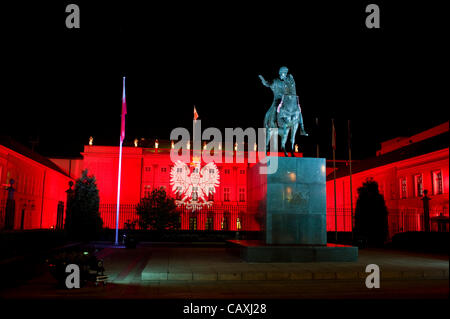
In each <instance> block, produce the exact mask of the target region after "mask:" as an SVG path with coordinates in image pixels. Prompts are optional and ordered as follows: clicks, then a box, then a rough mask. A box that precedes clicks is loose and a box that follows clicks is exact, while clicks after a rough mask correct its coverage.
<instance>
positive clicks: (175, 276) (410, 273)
mask: <svg viewBox="0 0 450 319" xmlns="http://www.w3.org/2000/svg"><path fill="white" fill-rule="evenodd" d="M367 275H368V273H365V272H358V271H336V272H310V271H304V272H280V271H277V272H274V271H267V272H264V271H257V272H252V271H247V272H164V271H154V272H142V274H141V280H142V281H224V282H225V281H228V282H230V281H300V280H356V281H360V280H364V279H366V277H367ZM381 279H385V280H405V279H448V270H435V269H431V270H407V271H381Z"/></svg>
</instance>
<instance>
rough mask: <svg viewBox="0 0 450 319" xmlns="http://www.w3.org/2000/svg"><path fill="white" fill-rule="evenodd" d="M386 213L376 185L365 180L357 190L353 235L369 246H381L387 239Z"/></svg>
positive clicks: (372, 181)
mask: <svg viewBox="0 0 450 319" xmlns="http://www.w3.org/2000/svg"><path fill="white" fill-rule="evenodd" d="M387 218H388V211H387V208H386V204H385V202H384V198H383V195H381V194H380V192H379V190H378V183H377V182H375V181H374V180H372V179H367V180H366V181H365V182H364V183H363V185H362V186H361V187H359V188H358V200H357V202H356V209H355V234H356V236H357V238H358V239H359V240H363V241H367V244H369V245H370V246H380V245H383V244H384V242H385V241H386V240H387V237H388V220H387Z"/></svg>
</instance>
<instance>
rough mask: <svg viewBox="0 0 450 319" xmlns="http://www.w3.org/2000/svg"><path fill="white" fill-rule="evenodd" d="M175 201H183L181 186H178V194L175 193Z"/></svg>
mask: <svg viewBox="0 0 450 319" xmlns="http://www.w3.org/2000/svg"><path fill="white" fill-rule="evenodd" d="M175 199H176V200H181V186H177V189H176V193H175Z"/></svg>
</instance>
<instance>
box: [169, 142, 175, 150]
mask: <svg viewBox="0 0 450 319" xmlns="http://www.w3.org/2000/svg"><path fill="white" fill-rule="evenodd" d="M170 147H171V148H172V149H174V148H175V144H174V143H173V141H172V143H170Z"/></svg>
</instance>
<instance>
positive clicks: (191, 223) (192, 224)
mask: <svg viewBox="0 0 450 319" xmlns="http://www.w3.org/2000/svg"><path fill="white" fill-rule="evenodd" d="M189 229H190V230H197V217H189Z"/></svg>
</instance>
